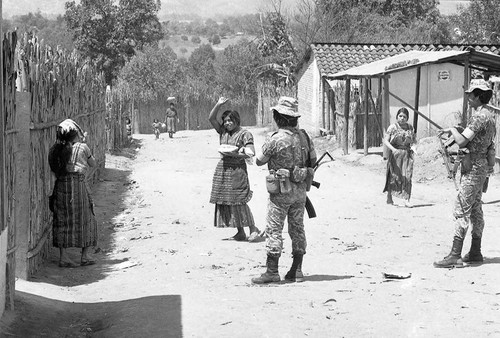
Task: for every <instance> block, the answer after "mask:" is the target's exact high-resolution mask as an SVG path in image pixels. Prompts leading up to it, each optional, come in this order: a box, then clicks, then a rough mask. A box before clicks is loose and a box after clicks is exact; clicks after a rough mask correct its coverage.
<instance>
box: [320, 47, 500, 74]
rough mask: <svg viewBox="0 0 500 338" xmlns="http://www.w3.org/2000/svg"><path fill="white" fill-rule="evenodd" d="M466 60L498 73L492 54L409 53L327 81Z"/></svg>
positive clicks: (499, 60) (497, 58) (496, 57)
mask: <svg viewBox="0 0 500 338" xmlns="http://www.w3.org/2000/svg"><path fill="white" fill-rule="evenodd" d="M466 59H468V60H469V62H470V64H471V65H473V67H476V68H477V67H482V68H483V69H485V70H489V71H492V70H496V71H500V55H496V54H493V53H489V52H487V53H485V52H478V51H475V50H467V51H453V50H451V51H409V52H406V53H402V54H399V55H394V56H391V57H388V58H386V59H382V60H378V61H375V62H371V63H368V64H364V65H361V66H359V67H353V68H350V69H347V70H344V71H340V72H338V73H336V74H332V75H331V76H328V79H342V78H360V77H372V76H379V75H384V74H389V73H392V72H397V71H401V70H403V69H406V68H412V67H417V66H419V65H425V64H430V63H443V62H452V63H456V64H464V63H465V60H466Z"/></svg>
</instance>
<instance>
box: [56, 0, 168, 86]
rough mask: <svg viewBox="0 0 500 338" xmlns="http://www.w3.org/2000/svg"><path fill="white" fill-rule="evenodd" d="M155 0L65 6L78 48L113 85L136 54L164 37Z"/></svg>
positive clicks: (99, 1)
mask: <svg viewBox="0 0 500 338" xmlns="http://www.w3.org/2000/svg"><path fill="white" fill-rule="evenodd" d="M159 9H160V3H159V2H155V1H154V0H135V1H134V0H120V1H119V2H118V5H115V4H114V1H113V0H81V1H80V3H79V4H76V3H75V1H70V2H67V3H66V13H65V16H64V18H65V20H66V24H67V26H68V28H69V29H70V30H71V32H72V33H73V41H74V44H75V47H76V49H78V50H79V51H80V52H81V53H82V54H83V55H84V56H87V57H89V58H91V59H93V60H95V61H96V63H97V65H98V67H100V68H101V69H102V70H103V72H104V75H105V79H106V82H107V83H108V84H111V83H112V81H113V79H115V78H116V76H117V75H118V72H119V70H120V68H121V67H123V66H124V64H125V62H126V61H128V60H129V59H130V58H131V57H132V56H133V55H134V54H135V53H136V51H138V50H139V51H140V50H141V49H143V48H144V46H145V45H147V44H152V43H156V42H158V41H159V40H160V39H161V37H162V36H163V32H162V28H161V25H160V23H159V21H158V18H157V13H158V11H159Z"/></svg>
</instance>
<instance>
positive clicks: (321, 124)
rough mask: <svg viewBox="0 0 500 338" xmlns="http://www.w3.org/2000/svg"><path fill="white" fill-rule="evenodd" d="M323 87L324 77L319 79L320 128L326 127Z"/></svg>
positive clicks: (324, 86)
mask: <svg viewBox="0 0 500 338" xmlns="http://www.w3.org/2000/svg"><path fill="white" fill-rule="evenodd" d="M325 88H326V80H325V79H324V78H322V79H321V121H320V126H321V128H324V129H326V123H325V120H326V118H325V117H326V115H325V106H326V93H325Z"/></svg>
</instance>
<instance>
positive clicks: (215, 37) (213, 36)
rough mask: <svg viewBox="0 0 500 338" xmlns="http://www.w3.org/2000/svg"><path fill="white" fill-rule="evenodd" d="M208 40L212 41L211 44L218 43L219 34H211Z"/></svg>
mask: <svg viewBox="0 0 500 338" xmlns="http://www.w3.org/2000/svg"><path fill="white" fill-rule="evenodd" d="M210 42H212V45H218V44H220V36H219V35H217V34H214V35H212V37H211V38H210Z"/></svg>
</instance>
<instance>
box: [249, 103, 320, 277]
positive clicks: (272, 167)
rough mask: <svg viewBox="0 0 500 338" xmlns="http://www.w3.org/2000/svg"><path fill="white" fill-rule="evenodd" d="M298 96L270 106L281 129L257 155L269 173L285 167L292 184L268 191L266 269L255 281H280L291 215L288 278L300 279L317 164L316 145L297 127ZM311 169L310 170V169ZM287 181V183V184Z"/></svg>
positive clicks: (271, 136) (259, 162) (259, 161)
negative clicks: (307, 206)
mask: <svg viewBox="0 0 500 338" xmlns="http://www.w3.org/2000/svg"><path fill="white" fill-rule="evenodd" d="M297 108H298V102H297V100H296V99H295V98H292V97H286V96H282V97H280V99H279V101H278V104H277V105H276V106H274V107H271V111H272V112H273V118H274V121H275V122H276V124H277V126H278V128H279V129H278V131H276V132H274V133H272V134H271V135H270V136H268V138H267V139H266V141H265V143H264V145H263V146H262V153H261V154H259V155H258V156H257V158H256V163H257V165H259V166H261V165H264V164H266V163H267V165H268V169H269V171H270V172H278V171H280V170H285V172H288V173H289V174H290V183H289V185H287V186H288V188H287V189H286V191H285V192H283V191H280V192H274V193H271V192H270V194H269V200H268V208H267V216H266V230H265V233H266V235H267V240H266V251H267V261H266V265H267V270H266V272H265V273H263V274H262V275H261V276H260V277H256V278H252V282H253V283H256V284H264V283H271V282H279V281H280V275H279V273H278V262H279V258H280V256H281V252H282V250H283V237H282V233H283V226H284V223H285V218H287V217H288V234H289V235H290V238H291V240H292V256H293V263H292V267H291V268H290V271H288V273H287V274H286V276H285V279H286V280H288V281H297V282H301V281H303V280H304V276H303V274H302V259H303V256H304V254H305V253H306V236H305V232H304V210H305V203H306V197H307V196H306V190H307V188H308V187H307V182H306V181H307V179H306V177H305V176H306V174H304V173H306V172H307V173H308V174H307V175H312V173H311V171H312V172H314V171H313V170H311V169H312V167H313V166H314V164H315V163H316V152H315V151H314V145H313V142H312V140H311V139H310V138H309V136H308V135H307V133H306V132H305V131H304V130H303V129H299V128H298V127H297V123H298V118H299V117H300V115H299V114H298V112H297ZM308 168H309V169H308ZM287 184H288V183H287Z"/></svg>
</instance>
